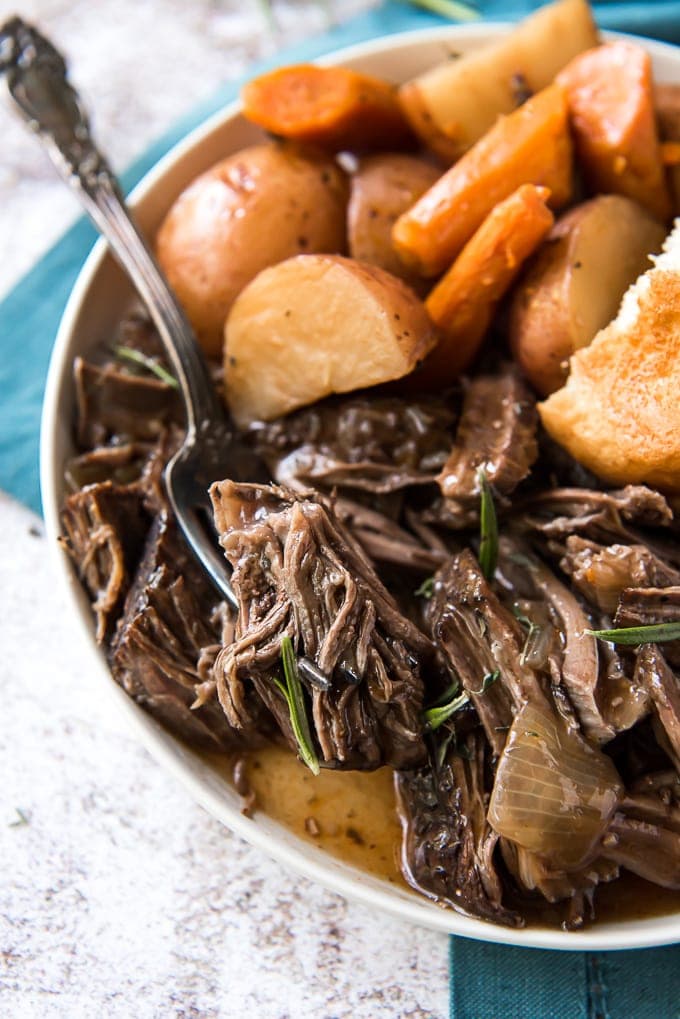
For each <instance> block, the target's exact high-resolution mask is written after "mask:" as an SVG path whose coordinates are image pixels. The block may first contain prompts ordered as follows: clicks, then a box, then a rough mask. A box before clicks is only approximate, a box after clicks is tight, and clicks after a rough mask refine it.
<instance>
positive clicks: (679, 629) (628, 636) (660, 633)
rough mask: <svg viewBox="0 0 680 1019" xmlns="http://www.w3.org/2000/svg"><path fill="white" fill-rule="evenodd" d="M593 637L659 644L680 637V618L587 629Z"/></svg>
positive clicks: (627, 642)
mask: <svg viewBox="0 0 680 1019" xmlns="http://www.w3.org/2000/svg"><path fill="white" fill-rule="evenodd" d="M585 632H586V633H589V634H590V636H591V637H597V639H598V640H608V641H610V642H611V643H612V644H659V643H661V642H662V641H664V640H678V639H680V620H678V621H677V622H674V623H650V624H649V626H623V627H621V629H619V630H586V631H585Z"/></svg>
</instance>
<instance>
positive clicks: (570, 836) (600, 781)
mask: <svg viewBox="0 0 680 1019" xmlns="http://www.w3.org/2000/svg"><path fill="white" fill-rule="evenodd" d="M622 794H623V785H622V783H621V780H620V778H619V775H618V773H617V771H616V769H615V767H614V765H613V764H612V762H611V760H610V759H609V758H608V757H606V756H605V754H603V753H602V752H601V751H599V750H597V749H596V748H594V747H593V746H591V745H590V744H589V743H588V742H586V740H585V739H584V738H583V737H582V736H581V735H580V733H578V732H577V731H575V730H574V729H573V728H572V729H569V728H567V725H566V723H565V722H564V720H563V719H562V717H561V716H560V715H559V714H558V712H557V711H556V710H555V709H551V707H550V705H549V704H548V702H547V701H546V702H539V703H535V702H534V701H533V700H532V701H531V702H526V703H525V704H523V705H522V707H521V708H520V709H519V711H518V713H517V715H516V716H515V719H514V721H513V723H512V726H511V728H510V732H509V734H508V739H507V743H506V745H505V749H504V750H503V753H502V754H501V758H500V761H499V764H498V768H497V770H496V779H495V782H494V787H493V792H492V794H491V802H490V804H489V814H488V819H489V823H490V824H491V826H492V827H493V828H494V829H495V830H496V831H497V832H498V833H499V835H503V836H505V838H507V839H510V840H512V841H513V842H516V843H517V845H519V846H522V847H523V848H524V849H528V850H530V851H531V852H534V853H538V854H539V855H540V856H542V857H543V858H544V859H546V860H547V861H549V862H550V864H551V866H552V867H553V868H557V869H561V870H573V869H575V868H577V867H579V866H582V865H583V864H584V863H585V862H586V861H587V860H588V858H589V856H590V855H591V854H592V851H593V849H594V847H595V845H596V843H597V842H598V841H599V839H600V838H601V837H602V835H603V834H604V832H605V830H606V828H607V824H608V822H609V820H610V818H611V817H612V815H613V813H614V811H615V809H616V806H617V804H618V802H619V800H620V798H621V796H622Z"/></svg>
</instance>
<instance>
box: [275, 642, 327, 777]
mask: <svg viewBox="0 0 680 1019" xmlns="http://www.w3.org/2000/svg"><path fill="white" fill-rule="evenodd" d="M281 662H282V664H283V675H284V678H285V683H282V682H281V680H280V679H278V678H276V677H274V683H275V684H276V686H277V687H278V688H279V690H280V691H281V693H282V694H283V696H284V697H285V698H286V703H287V704H288V713H289V715H290V724H291V726H292V728H293V734H294V736H295V739H296V742H297V745H298V748H299V751H300V758H301V760H302V761H303V763H304V764H306V765H307V767H308V768H309V770H310V771H311V772H312V774H313V775H318V774H319V759H318V757H317V756H316V751H315V749H314V743H313V741H312V734H311V732H310V729H309V722H308V720H307V711H306V708H305V699H304V693H303V690H302V683H301V682H300V676H299V674H298V667H297V661H296V658H295V651H294V650H293V642H292V640H291V639H290V637H282V639H281Z"/></svg>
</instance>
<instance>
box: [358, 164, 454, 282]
mask: <svg viewBox="0 0 680 1019" xmlns="http://www.w3.org/2000/svg"><path fill="white" fill-rule="evenodd" d="M439 176H440V171H439V170H438V169H437V168H436V167H434V166H433V165H432V164H431V163H428V162H426V161H425V160H424V159H419V158H418V157H417V156H407V155H403V154H402V153H398V152H388V153H381V154H380V155H376V156H367V157H365V158H364V159H362V160H361V161H360V163H359V167H358V169H357V171H356V173H354V174H353V175H352V178H351V182H350V198H349V205H348V206H347V241H348V245H349V253H350V256H351V257H352V258H356V259H359V261H362V262H368V263H370V264H371V265H377V266H380V268H381V269H385V270H387V272H391V273H392V274H393V275H394V276H400V277H401V278H402V279H404V280H406V281H407V282H408V283H409V284H411V285H415V284H416V281H417V280H418V277H417V276H415V275H414V274H413V273H412V272H410V271H409V270H408V269H407V268H406V266H405V265H404V264H403V262H402V261H401V259H400V258H399V256H398V255H397V253H396V251H395V250H394V246H393V244H392V227H393V226H394V224H395V223H396V221H397V219H398V218H399V216H401V214H402V212H406V210H407V209H408V208H410V207H411V206H412V205H413V204H414V202H416V201H417V200H418V199H419V198H420V196H421V195H422V194H424V193H425V192H426V191H427V189H428V188H429V187H431V186H432V185H433V184H434V182H435V181H436V180H437V178H438V177H439Z"/></svg>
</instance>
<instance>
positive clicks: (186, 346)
mask: <svg viewBox="0 0 680 1019" xmlns="http://www.w3.org/2000/svg"><path fill="white" fill-rule="evenodd" d="M0 71H4V72H5V74H6V76H7V82H8V85H9V90H10V93H11V94H12V97H13V98H14V100H15V102H16V103H17V105H18V107H19V109H20V111H21V113H22V115H23V117H24V119H25V120H26V122H27V124H28V126H29V127H30V128H31V129H32V130H33V131H34V132H35V133H36V134H37V135H38V136H39V137H40V138H41V140H42V142H43V143H44V146H45V148H46V149H47V152H48V154H49V155H50V157H51V159H52V161H53V163H54V164H55V166H56V168H57V170H58V172H59V174H60V175H61V176H62V177H63V178H64V180H65V181H66V182H67V183H68V184H69V185H70V186H71V187H72V188H73V189H74V190H76V191H78V192H80V200H81V203H82V204H83V206H84V207H85V210H86V211H87V213H88V215H89V216H90V218H91V219H92V221H93V222H94V224H95V226H96V227H97V229H98V230H99V232H100V233H101V234H102V235H103V236H104V237H105V238H106V240H107V241H108V243H109V246H110V248H111V250H112V252H113V253H114V255H115V256H116V258H117V259H118V261H119V262H120V263H121V264H122V265H123V268H124V269H125V270H126V271H127V272H128V274H129V275H130V277H131V279H132V281H133V283H134V285H135V287H136V289H137V291H138V292H139V295H140V297H141V298H142V300H143V301H144V302H145V304H146V305H147V306H148V308H149V311H150V313H151V315H152V318H153V319H154V323H155V325H156V327H157V328H158V331H159V334H160V337H161V340H162V341H163V345H164V348H165V351H166V353H167V355H168V358H169V360H170V362H171V364H172V367H173V370H174V373H175V375H176V377H177V380H178V382H179V385H180V388H181V390H182V395H183V396H184V401H185V404H186V409H187V441H188V443H191V442H192V441H193V440H195V439H196V438H197V437H198V436H199V435H200V436H205V435H207V434H209V433H210V434H211V435H212V438H213V441H214V439H215V438H216V437H217V436H216V433H217V435H218V436H220V441H224V442H226V441H227V440H228V437H229V435H230V428H229V426H228V423H227V421H226V419H225V415H224V412H223V409H222V407H221V404H220V403H219V400H218V398H217V395H216V393H215V389H214V386H213V385H212V382H211V380H210V377H209V374H208V369H207V366H206V364H205V361H204V360H203V357H202V355H201V352H200V350H199V348H198V346H197V344H196V340H195V339H194V335H193V333H192V330H191V327H190V325H189V323H188V322H187V320H186V318H185V316H184V313H183V311H182V310H181V308H180V307H179V306H178V304H177V302H176V300H175V298H174V296H173V294H172V293H171V291H170V288H169V287H168V284H167V283H166V281H165V279H164V277H163V275H162V273H161V270H160V268H159V266H158V264H157V263H156V260H155V258H154V256H153V255H152V253H151V251H150V249H149V247H148V245H147V243H146V241H145V240H144V238H143V237H142V235H141V233H140V232H139V229H138V228H137V226H136V225H135V223H134V222H133V220H132V219H131V217H130V215H129V213H128V211H127V209H126V207H125V205H124V202H123V198H122V194H121V191H120V188H119V186H118V182H117V180H116V178H115V176H114V174H113V172H112V170H111V168H110V166H109V164H108V163H107V161H106V160H105V159H104V157H103V156H102V155H101V153H100V152H99V150H98V149H97V147H96V145H95V144H94V141H93V140H92V136H91V134H90V126H89V119H88V117H87V114H86V112H85V109H84V107H83V104H82V102H81V100H80V97H79V95H78V93H77V92H76V91H75V89H74V88H73V87H72V86H71V84H70V83H69V82H68V80H67V67H66V62H65V60H64V58H63V57H62V56H61V54H60V53H59V52H58V51H57V50H56V49H55V48H54V46H52V44H51V43H50V42H49V41H48V40H47V39H45V38H44V37H43V36H42V35H40V33H39V32H38V31H37V30H36V29H35V28H33V27H32V26H31V25H28V24H26V22H24V21H22V20H21V18H12V19H11V20H10V21H8V22H7V23H6V24H5V25H3V26H2V28H0Z"/></svg>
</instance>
